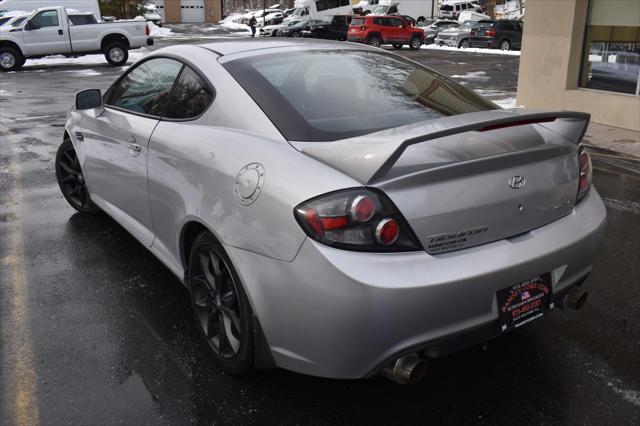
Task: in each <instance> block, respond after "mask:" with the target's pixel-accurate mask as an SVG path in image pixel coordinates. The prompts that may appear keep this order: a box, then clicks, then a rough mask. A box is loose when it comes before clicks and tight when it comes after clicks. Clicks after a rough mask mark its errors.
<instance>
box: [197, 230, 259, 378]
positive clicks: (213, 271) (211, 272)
mask: <svg viewBox="0 0 640 426" xmlns="http://www.w3.org/2000/svg"><path fill="white" fill-rule="evenodd" d="M187 277H188V278H187V279H188V282H187V285H188V286H189V290H190V294H191V307H192V309H193V315H194V318H195V320H196V327H197V328H198V331H199V333H200V334H201V335H202V336H203V337H204V339H205V342H206V344H207V348H208V349H209V352H210V353H211V354H212V355H213V358H214V361H215V363H216V365H218V367H220V368H221V369H222V370H223V371H224V372H225V373H228V374H233V375H239V374H244V373H247V372H249V371H251V370H253V368H254V366H255V362H254V346H255V343H254V338H253V314H252V311H251V306H250V305H249V302H248V300H247V297H246V295H245V293H244V289H243V287H242V284H241V282H240V277H239V276H238V274H237V272H236V270H235V269H234V267H233V265H232V264H231V260H230V259H229V256H227V253H226V252H225V251H224V249H223V248H222V245H221V244H220V243H219V242H218V241H217V240H216V239H215V238H214V237H213V235H212V234H211V233H209V232H203V233H201V234H200V235H199V236H198V237H197V238H196V240H195V241H194V243H193V245H192V247H191V252H190V255H189V269H188V271H187ZM229 334H230V336H229Z"/></svg>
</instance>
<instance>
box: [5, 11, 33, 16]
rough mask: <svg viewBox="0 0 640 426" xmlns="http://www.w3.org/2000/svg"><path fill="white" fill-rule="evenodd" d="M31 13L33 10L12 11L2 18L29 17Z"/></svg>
mask: <svg viewBox="0 0 640 426" xmlns="http://www.w3.org/2000/svg"><path fill="white" fill-rule="evenodd" d="M31 12H33V10H31V11H26V10H12V11H10V12H7V13H5V14H4V15H2V17H3V18H13V17H14V16H19V15H29V14H30V13H31Z"/></svg>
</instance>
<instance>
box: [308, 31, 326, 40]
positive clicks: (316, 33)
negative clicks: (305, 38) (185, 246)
mask: <svg viewBox="0 0 640 426" xmlns="http://www.w3.org/2000/svg"><path fill="white" fill-rule="evenodd" d="M311 37H313V38H322V39H324V38H327V35H326V34H325V33H324V31H314V32H313V33H312V34H311Z"/></svg>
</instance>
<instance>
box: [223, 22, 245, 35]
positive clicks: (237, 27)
mask: <svg viewBox="0 0 640 426" xmlns="http://www.w3.org/2000/svg"><path fill="white" fill-rule="evenodd" d="M220 22H222V21H220ZM220 26H221V27H223V28H226V29H228V30H232V31H246V32H247V34H251V28H250V27H249V26H248V25H245V24H238V23H237V22H233V21H231V22H224V23H221V24H220Z"/></svg>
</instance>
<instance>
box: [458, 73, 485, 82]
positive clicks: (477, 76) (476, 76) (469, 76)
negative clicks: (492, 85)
mask: <svg viewBox="0 0 640 426" xmlns="http://www.w3.org/2000/svg"><path fill="white" fill-rule="evenodd" d="M451 77H452V78H459V79H462V80H480V81H484V80H489V78H490V77H489V76H488V75H487V73H486V72H484V71H474V72H468V73H466V74H462V75H452V76H451Z"/></svg>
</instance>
